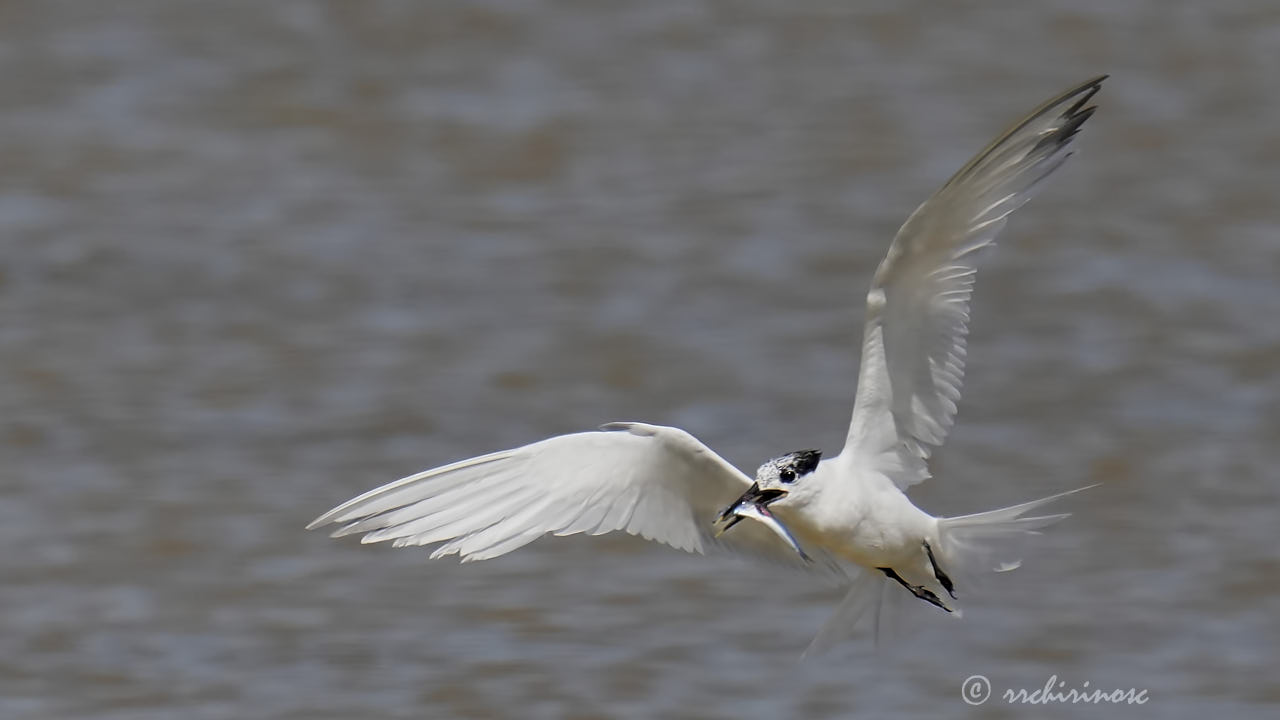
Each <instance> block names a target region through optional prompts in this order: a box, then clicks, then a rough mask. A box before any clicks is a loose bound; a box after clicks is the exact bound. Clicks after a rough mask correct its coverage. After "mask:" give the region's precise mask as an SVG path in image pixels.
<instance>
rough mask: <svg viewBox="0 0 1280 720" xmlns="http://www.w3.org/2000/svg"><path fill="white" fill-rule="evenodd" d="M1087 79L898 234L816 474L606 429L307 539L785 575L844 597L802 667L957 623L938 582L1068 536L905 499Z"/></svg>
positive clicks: (340, 511)
mask: <svg viewBox="0 0 1280 720" xmlns="http://www.w3.org/2000/svg"><path fill="white" fill-rule="evenodd" d="M1105 79H1106V76H1105V75H1104V76H1100V77H1097V78H1094V79H1091V80H1089V81H1088V82H1085V83H1083V84H1081V85H1078V86H1076V87H1073V88H1071V89H1070V90H1068V91H1066V92H1064V93H1062V94H1060V95H1058V96H1056V97H1054V98H1052V99H1051V100H1049V101H1048V102H1046V103H1044V104H1043V105H1041V106H1040V107H1039V108H1037V109H1036V110H1034V111H1032V112H1031V113H1030V114H1029V115H1027V116H1026V117H1025V118H1024V119H1022V120H1019V121H1018V122H1017V123H1015V124H1014V125H1013V126H1012V127H1011V128H1009V129H1008V130H1006V131H1005V132H1004V133H1002V134H1001V135H1000V136H999V137H998V138H996V140H994V141H993V142H992V143H991V144H990V145H988V146H987V147H986V148H984V149H983V150H982V151H981V152H979V153H978V154H977V155H976V156H975V157H974V158H973V159H972V160H970V161H969V162H968V163H967V164H966V165H965V166H964V167H962V168H961V169H960V170H959V172H957V173H956V174H955V175H954V176H952V177H951V179H950V180H948V181H947V182H946V184H945V185H943V186H942V188H941V189H940V190H938V191H937V192H936V193H935V194H934V195H933V196H932V197H931V198H929V199H928V200H927V201H926V202H925V203H924V204H922V205H921V206H920V207H919V208H917V209H916V210H915V212H913V213H912V214H911V216H910V217H909V218H907V221H906V223H905V224H904V225H903V226H902V228H901V229H900V230H899V231H898V234H897V235H896V236H895V237H894V240H893V243H892V244H891V245H890V247H889V252H888V255H887V256H886V257H885V259H884V261H883V262H881V263H880V266H879V268H878V269H877V270H876V273H875V276H874V279H873V280H872V283H871V289H870V291H869V292H868V293H867V310H866V320H865V328H864V336H863V344H862V362H861V367H860V369H859V373H858V385H857V392H856V394H855V398H854V406H853V416H852V419H851V421H850V424H849V430H848V433H847V436H846V439H845V444H844V447H843V449H842V450H841V451H840V453H839V454H837V455H835V456H834V457H826V458H824V457H823V456H822V454H821V453H820V452H819V451H817V450H803V451H799V452H793V453H787V454H785V455H782V456H780V457H777V458H775V459H773V460H770V461H768V462H766V463H764V464H763V465H761V466H760V468H759V470H757V472H756V476H755V478H754V480H753V479H752V478H750V477H748V476H747V475H746V474H744V473H742V472H741V471H739V470H738V469H737V468H735V467H734V466H732V465H731V464H729V463H728V462H727V461H726V460H724V459H723V458H721V457H720V456H719V455H717V454H716V453H715V452H713V451H712V450H711V449H710V448H708V447H707V446H706V445H703V444H702V443H701V442H699V441H698V440H697V439H696V438H694V437H693V436H692V435H690V434H689V433H688V432H686V431H684V430H681V429H679V428H674V427H663V426H657V425H649V424H646V423H639V422H620V423H609V424H607V425H603V426H601V427H600V429H599V430H597V431H591V432H581V433H574V434H570V435H561V436H558V437H552V438H549V439H546V440H542V441H539V442H535V443H532V444H529V445H525V446H523V447H518V448H514V449H511V450H502V451H499V452H495V453H492V454H489V455H483V456H480V457H475V458H471V459H468V460H462V461H460V462H455V463H453V464H450V465H445V466H443V467H438V468H434V469H430V470H426V471H423V472H420V473H418V474H416V475H411V476H409V477H406V478H403V479H401V480H397V481H395V482H392V483H389V484H387V485H384V486H382V487H379V488H376V489H374V490H370V491H369V492H366V493H364V494H363V495H360V496H358V497H356V498H353V499H351V500H348V501H347V502H345V503H343V504H341V505H339V506H337V507H335V508H333V509H332V510H330V511H329V512H326V513H325V514H323V515H321V516H320V517H319V518H317V519H316V520H315V521H313V522H312V523H311V524H310V525H308V529H310V528H315V527H318V526H321V525H326V524H329V523H338V524H340V527H339V528H338V529H337V530H336V531H335V532H334V533H333V535H334V537H338V536H342V535H352V534H362V535H363V538H362V539H361V542H363V543H374V542H383V541H388V540H389V541H392V544H393V545H394V546H395V547H409V546H419V545H430V544H435V543H443V544H442V545H440V546H439V547H437V548H436V549H435V550H434V552H432V554H431V557H432V558H439V557H443V556H447V555H454V554H456V555H459V556H460V557H461V560H462V561H463V562H468V561H473V560H484V559H487V558H492V557H496V556H498V555H503V554H505V553H508V552H511V551H512V550H515V549H517V548H519V547H521V546H523V545H526V544H528V543H530V542H532V541H533V540H535V539H536V538H538V537H540V536H542V535H545V534H547V533H551V534H554V535H573V534H575V533H587V534H590V535H599V534H602V533H606V532H611V531H614V530H625V531H626V532H628V533H631V534H633V535H639V536H641V537H643V538H646V539H649V540H656V541H658V542H662V543H665V544H667V545H670V546H672V547H675V548H678V549H681V550H685V551H689V552H695V553H703V552H706V551H707V550H709V549H713V548H723V549H727V550H731V551H735V552H737V553H739V554H743V555H746V556H750V557H755V558H759V559H765V560H772V561H775V562H782V563H787V564H792V565H796V566H798V567H801V568H805V569H807V570H810V571H813V572H815V573H819V574H822V575H824V576H826V577H827V578H829V579H833V580H835V581H837V582H839V583H840V584H842V585H844V586H846V587H847V588H848V590H847V593H846V595H845V598H844V600H843V601H842V602H841V604H840V606H839V608H838V609H837V611H836V613H835V615H834V616H833V617H832V618H831V619H830V620H828V621H827V623H826V624H825V625H824V626H823V627H822V629H821V630H820V631H819V633H818V636H817V637H816V638H815V639H814V641H813V643H812V644H811V645H810V648H809V651H810V652H815V651H821V650H825V649H827V648H828V647H830V646H831V645H832V644H833V643H834V642H835V641H836V640H839V639H841V638H843V637H845V636H846V635H847V634H848V633H849V631H851V629H852V627H853V625H854V624H855V623H856V621H857V620H858V619H859V617H861V616H862V615H863V614H864V613H865V612H866V611H867V610H868V609H872V610H873V612H874V613H875V614H878V613H879V611H880V606H881V602H882V601H883V600H884V598H885V597H886V596H888V595H890V594H891V593H901V592H902V591H903V590H905V591H906V592H909V593H910V594H911V595H912V596H914V597H916V598H919V599H920V600H923V601H924V602H926V603H929V604H930V605H932V606H936V607H937V608H938V609H940V610H941V611H945V612H947V613H952V612H955V611H957V610H958V607H957V605H956V603H955V600H956V597H957V583H956V581H955V579H953V578H959V577H968V576H969V575H967V573H970V572H973V571H979V570H988V571H990V570H994V571H1003V570H1008V569H1012V568H1013V567H1016V566H1017V563H1016V562H1014V561H1011V560H1010V559H1009V556H1006V555H1002V554H1000V552H999V548H997V547H996V546H995V543H996V542H997V541H1003V540H1011V539H1012V540H1016V539H1017V538H1018V537H1020V536H1022V535H1023V534H1026V533H1033V532H1034V531H1036V530H1038V529H1040V528H1042V527H1045V526H1047V525H1050V524H1052V523H1054V522H1057V521H1058V520H1061V519H1063V518H1065V517H1067V515H1066V514H1061V513H1059V514H1047V515H1046V514H1033V513H1032V511H1035V510H1038V509H1039V508H1041V507H1042V506H1044V505H1046V504H1048V503H1050V502H1052V501H1053V500H1056V499H1058V498H1061V497H1062V496H1064V495H1067V494H1070V493H1072V492H1078V491H1079V490H1072V491H1069V492H1066V493H1060V494H1058V495H1053V496H1050V497H1047V498H1041V499H1039V500H1033V501H1031V502H1026V503H1022V504H1019V505H1013V506H1011V507H1006V508H1001V509H998V510H991V511H988V512H983V513H977V514H973V515H964V516H958V517H935V516H932V515H930V514H928V513H926V512H924V511H923V510H921V509H919V508H917V507H916V506H915V505H914V504H913V503H912V502H911V500H910V499H908V497H907V495H906V494H905V491H906V490H907V489H908V488H910V487H911V486H912V485H915V484H917V483H919V482H921V481H923V480H925V479H927V478H928V477H930V475H929V468H928V460H929V456H930V453H931V452H932V451H933V448H935V447H937V446H940V445H941V444H942V443H943V441H944V440H945V439H946V436H947V432H948V431H949V430H950V428H951V426H952V424H953V422H954V417H955V413H956V401H957V400H959V398H960V387H961V382H962V380H963V377H964V367H965V359H966V357H965V356H966V353H965V337H966V335H967V333H968V320H969V298H970V296H971V294H972V292H973V284H974V276H975V273H976V270H977V267H976V263H977V259H978V257H979V256H980V255H981V252H980V251H982V250H983V249H985V248H987V247H989V246H991V245H992V244H993V243H994V241H995V238H996V235H997V234H998V233H999V232H1000V230H1001V229H1002V228H1003V227H1004V225H1005V222H1006V220H1007V219H1008V217H1009V215H1010V213H1012V212H1013V211H1014V210H1016V209H1018V208H1019V207H1021V206H1022V205H1023V204H1024V203H1026V202H1027V201H1028V200H1029V199H1030V198H1031V196H1032V195H1033V194H1034V193H1035V191H1036V190H1038V189H1039V188H1040V186H1041V181H1042V180H1044V179H1045V178H1046V177H1048V176H1049V175H1050V174H1052V173H1053V171H1054V170H1056V169H1058V167H1060V166H1061V165H1062V163H1063V162H1064V161H1065V160H1066V159H1067V157H1069V156H1070V154H1071V153H1070V152H1068V151H1067V147H1068V145H1069V144H1070V143H1071V141H1072V139H1073V138H1074V137H1075V135H1076V133H1077V132H1078V131H1079V130H1080V127H1081V126H1082V125H1083V124H1084V123H1085V121H1087V120H1088V119H1089V117H1090V116H1091V115H1092V114H1093V112H1094V110H1095V106H1093V105H1090V104H1089V101H1090V100H1091V99H1092V98H1093V96H1094V95H1095V94H1096V93H1097V92H1098V91H1099V90H1100V89H1101V85H1102V81H1103V80H1105ZM1081 489H1084V488H1081ZM735 498H736V499H735ZM744 519H745V520H749V521H750V522H741V521H742V520H744ZM1001 544H1003V543H1001ZM896 586H901V588H902V589H897V587H896ZM900 597H906V596H905V595H901V596H900Z"/></svg>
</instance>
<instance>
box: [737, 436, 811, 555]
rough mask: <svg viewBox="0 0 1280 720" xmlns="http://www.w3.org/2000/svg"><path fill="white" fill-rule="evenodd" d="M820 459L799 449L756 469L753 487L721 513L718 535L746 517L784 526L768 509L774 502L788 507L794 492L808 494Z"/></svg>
mask: <svg viewBox="0 0 1280 720" xmlns="http://www.w3.org/2000/svg"><path fill="white" fill-rule="evenodd" d="M821 459H822V453H821V452H820V451H818V450H798V451H796V452H790V453H787V454H786V455H781V456H779V457H776V458H774V459H772V460H770V461H768V462H766V463H765V464H763V465H761V466H760V469H759V470H756V481H755V482H754V483H752V485H751V487H750V488H748V489H747V491H746V492H745V493H743V494H742V497H740V498H738V499H737V500H735V501H734V502H733V503H732V504H730V505H729V507H727V508H725V510H724V512H722V513H720V517H719V519H718V520H717V523H718V524H721V527H720V529H719V531H718V532H717V533H716V534H717V535H719V534H721V533H724V532H725V531H726V530H728V529H729V528H731V527H733V526H734V525H736V524H737V523H738V522H739V521H740V520H742V518H744V517H749V518H753V519H756V520H760V521H762V522H765V523H766V524H776V525H778V526H779V527H781V523H779V522H778V521H777V519H776V518H774V517H773V513H772V512H770V511H769V506H770V505H772V504H774V503H781V504H782V505H786V504H787V502H786V498H787V497H788V496H789V495H792V494H793V493H794V494H795V495H803V494H806V493H805V492H804V490H805V488H804V482H805V479H806V478H807V477H808V476H809V475H811V474H812V473H813V471H814V470H816V469H817V467H818V461H819V460H821ZM783 530H784V531H785V528H783ZM786 534H788V535H789V533H786ZM797 549H798V548H797Z"/></svg>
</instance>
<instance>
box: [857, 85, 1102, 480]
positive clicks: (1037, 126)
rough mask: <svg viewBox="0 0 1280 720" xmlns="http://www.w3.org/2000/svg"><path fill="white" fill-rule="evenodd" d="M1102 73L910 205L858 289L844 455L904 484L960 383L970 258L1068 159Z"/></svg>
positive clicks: (951, 412)
mask: <svg viewBox="0 0 1280 720" xmlns="http://www.w3.org/2000/svg"><path fill="white" fill-rule="evenodd" d="M1104 79H1106V76H1102V77H1098V78H1094V79H1093V80H1090V81H1088V82H1086V83H1084V84H1082V85H1080V86H1078V87H1075V88H1072V89H1071V90H1068V91H1067V92H1065V93H1063V94H1061V95H1059V96H1057V97H1055V98H1053V99H1052V100H1050V101H1048V102H1047V103H1045V104H1044V105H1042V106H1040V107H1039V108H1038V109H1036V110H1035V111H1033V112H1032V113H1031V114H1030V115H1028V116H1027V117H1026V118H1025V119H1023V120H1020V121H1019V122H1018V123H1016V124H1015V125H1014V126H1013V127H1011V128H1010V129H1009V130H1007V131H1006V132H1004V133H1003V134H1002V135H1000V137H998V138H997V139H996V140H995V141H994V142H992V143H991V144H990V145H988V146H987V147H986V148H985V149H984V150H983V151H982V152H980V153H978V154H977V155H976V156H975V157H974V158H973V159H972V160H970V161H969V162H968V163H967V164H966V165H965V166H964V167H963V168H961V169H960V171H959V172H957V173H956V174H955V175H954V176H953V177H952V178H951V179H950V180H948V181H947V183H946V185H944V186H943V187H942V189H941V190H939V191H938V192H937V193H936V194H934V196H933V197H931V198H929V199H928V200H927V201H925V203H924V204H923V205H921V206H920V207H919V208H917V209H916V211H915V212H914V213H912V214H911V217H909V218H908V219H907V222H906V223H905V224H904V225H903V226H902V228H901V229H900V230H899V231H898V234H897V236H896V237H895V238H894V240H893V244H892V245H891V246H890V247H889V254H888V255H887V256H886V257H885V259H884V261H883V262H881V263H880V267H879V269H877V270H876V274H875V278H874V280H873V281H872V284H871V290H870V292H868V293H867V318H866V327H865V330H864V336H863V346H862V366H861V369H860V371H859V375H858V393H857V398H856V399H855V401H854V407H853V419H852V421H851V422H850V424H849V434H848V437H847V439H846V441H845V447H844V451H843V453H842V457H845V458H848V459H850V461H852V462H856V463H857V464H858V465H860V466H861V467H864V468H870V469H873V470H875V471H877V472H881V473H884V474H886V475H888V476H889V477H890V478H892V480H893V481H894V483H895V484H896V485H897V486H898V487H899V488H903V489H905V488H906V487H908V486H910V485H914V484H915V483H918V482H920V481H922V480H924V479H925V478H927V477H929V472H928V467H927V465H926V462H925V461H926V460H927V459H928V457H929V454H930V453H931V452H932V449H933V447H935V446H938V445H941V444H942V443H943V441H945V440H946V437H947V432H948V431H949V430H950V429H951V425H952V423H953V420H954V417H955V413H956V402H957V401H958V400H959V399H960V386H961V384H962V382H963V380H964V364H965V335H966V334H967V333H968V321H969V297H970V295H971V294H972V292H973V281H974V275H975V273H976V272H977V264H976V262H977V258H978V255H980V254H981V253H980V252H979V251H981V250H982V249H983V248H985V247H987V246H989V245H991V244H992V243H993V242H994V240H995V238H996V235H997V234H998V233H999V232H1000V230H1001V229H1002V228H1003V227H1004V224H1005V220H1006V218H1008V216H1009V214H1010V213H1012V212H1013V211H1014V210H1017V209H1018V208H1019V207H1021V206H1022V205H1023V204H1024V203H1026V202H1027V201H1028V200H1030V199H1031V197H1032V195H1033V194H1034V193H1035V191H1036V190H1037V189H1038V186H1039V185H1040V181H1041V180H1043V179H1044V178H1046V177H1047V176H1048V175H1050V174H1051V173H1052V172H1053V171H1054V170H1056V169H1057V168H1058V167H1059V166H1060V165H1061V164H1062V163H1063V161H1064V160H1066V159H1067V157H1068V156H1069V155H1070V153H1069V152H1066V147H1067V145H1068V144H1070V142H1071V139H1072V138H1073V137H1074V136H1075V134H1076V132H1077V131H1078V130H1079V129H1080V126H1081V125H1082V124H1084V122H1085V121H1086V120H1088V119H1089V116H1090V115H1092V114H1093V111H1094V107H1093V106H1090V105H1088V102H1089V100H1090V98H1092V97H1093V96H1094V94H1095V93H1097V92H1098V90H1099V89H1100V88H1101V85H1102V81H1103V80H1104Z"/></svg>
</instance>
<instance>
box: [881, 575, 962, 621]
mask: <svg viewBox="0 0 1280 720" xmlns="http://www.w3.org/2000/svg"><path fill="white" fill-rule="evenodd" d="M876 569H877V570H879V571H880V572H882V573H884V574H885V575H888V576H889V577H891V578H893V579H894V580H897V581H898V583H899V584H901V585H902V587H904V588H906V589H908V590H910V591H911V594H912V595H915V596H916V597H918V598H920V599H921V600H924V601H926V602H929V603H932V604H934V605H937V606H938V607H940V608H942V609H943V610H946V611H947V612H951V608H949V607H947V606H946V605H943V604H942V601H941V600H939V599H938V596H937V595H934V594H933V591H932V590H930V589H929V588H927V587H925V586H923V585H912V584H910V583H908V582H907V581H906V580H903V579H902V576H901V575H899V574H898V573H896V572H894V571H893V568H887V567H882V568H876Z"/></svg>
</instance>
